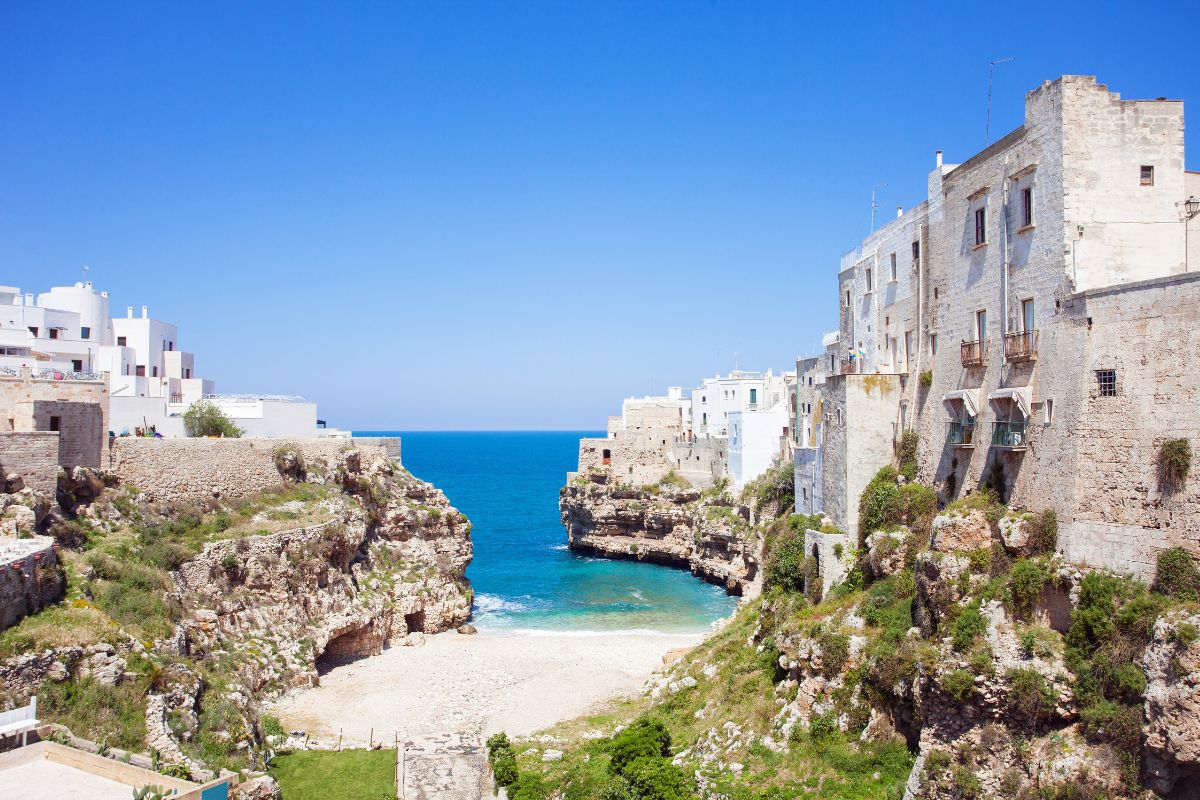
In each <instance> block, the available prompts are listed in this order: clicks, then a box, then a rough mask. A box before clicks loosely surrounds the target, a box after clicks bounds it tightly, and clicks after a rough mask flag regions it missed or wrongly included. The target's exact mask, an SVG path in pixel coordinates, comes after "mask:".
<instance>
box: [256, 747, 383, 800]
mask: <svg viewBox="0 0 1200 800" xmlns="http://www.w3.org/2000/svg"><path fill="white" fill-rule="evenodd" d="M271 775H272V776H273V777H274V778H275V780H277V781H279V787H280V788H281V789H282V790H283V800H393V799H394V798H395V797H396V751H395V750H342V751H341V752H332V751H322V750H302V751H300V752H296V753H288V754H286V755H280V756H278V757H276V759H275V764H274V766H273V767H271Z"/></svg>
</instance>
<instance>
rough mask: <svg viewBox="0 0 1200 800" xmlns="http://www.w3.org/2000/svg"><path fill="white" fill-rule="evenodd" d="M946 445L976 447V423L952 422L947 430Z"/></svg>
mask: <svg viewBox="0 0 1200 800" xmlns="http://www.w3.org/2000/svg"><path fill="white" fill-rule="evenodd" d="M946 444H948V445H950V446H951V447H962V448H971V447H974V446H975V423H974V422H951V423H950V425H949V427H948V428H947V430H946Z"/></svg>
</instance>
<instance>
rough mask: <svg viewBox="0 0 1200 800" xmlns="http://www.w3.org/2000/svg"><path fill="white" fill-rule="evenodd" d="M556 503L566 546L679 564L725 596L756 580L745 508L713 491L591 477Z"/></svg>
mask: <svg viewBox="0 0 1200 800" xmlns="http://www.w3.org/2000/svg"><path fill="white" fill-rule="evenodd" d="M558 505H559V510H560V512H561V514H562V522H563V525H564V526H565V527H566V529H567V543H568V545H569V546H570V547H571V548H572V549H574V550H580V551H583V552H588V553H593V554H595V555H599V556H604V557H607V558H625V559H636V560H639V561H650V562H653V563H656V564H666V565H669V566H674V567H684V568H687V569H690V570H691V571H692V574H694V575H696V576H697V577H700V578H703V579H704V580H707V581H710V582H712V583H716V584H719V585H721V586H724V587H725V588H726V590H727V591H729V592H730V593H732V594H743V593H755V592H757V589H758V587H759V585H760V584H761V579H760V576H759V551H760V550H761V547H762V541H761V538H760V537H759V535H758V534H757V533H756V532H755V531H754V529H753V528H752V526H751V525H750V522H749V519H750V516H751V514H750V509H749V508H748V507H747V506H739V505H735V501H734V500H733V499H732V498H730V497H729V496H728V495H727V494H725V493H723V492H721V491H719V490H711V489H710V490H706V491H705V492H700V491H698V490H696V489H691V488H680V487H678V486H675V485H672V484H671V483H663V484H656V485H653V486H642V487H637V486H629V485H627V484H610V483H608V482H607V481H606V479H605V476H604V475H603V474H595V475H591V476H588V477H577V478H575V479H573V480H572V481H571V482H570V483H568V484H567V485H566V486H565V487H563V489H562V490H561V492H560V495H559V501H558Z"/></svg>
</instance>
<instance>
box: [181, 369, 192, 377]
mask: <svg viewBox="0 0 1200 800" xmlns="http://www.w3.org/2000/svg"><path fill="white" fill-rule="evenodd" d="M183 377H185V378H190V377H192V371H191V370H190V369H184V371H183Z"/></svg>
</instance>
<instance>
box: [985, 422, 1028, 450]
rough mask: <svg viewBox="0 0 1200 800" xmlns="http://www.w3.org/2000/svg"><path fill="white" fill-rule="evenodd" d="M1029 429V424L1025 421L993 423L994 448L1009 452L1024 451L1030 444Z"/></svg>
mask: <svg viewBox="0 0 1200 800" xmlns="http://www.w3.org/2000/svg"><path fill="white" fill-rule="evenodd" d="M1027 428H1028V423H1027V422H1025V421H1024V420H1022V421H1020V422H1012V421H1009V422H993V423H992V447H1000V448H1004V449H1007V450H1024V449H1025V448H1026V447H1027V446H1028V444H1029V440H1028V438H1027Z"/></svg>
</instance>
